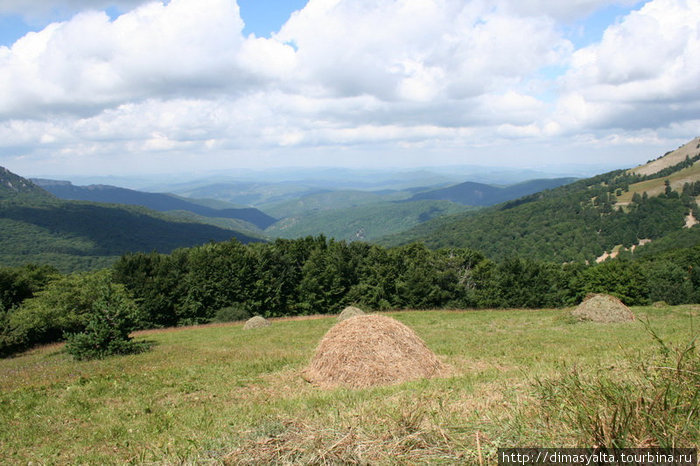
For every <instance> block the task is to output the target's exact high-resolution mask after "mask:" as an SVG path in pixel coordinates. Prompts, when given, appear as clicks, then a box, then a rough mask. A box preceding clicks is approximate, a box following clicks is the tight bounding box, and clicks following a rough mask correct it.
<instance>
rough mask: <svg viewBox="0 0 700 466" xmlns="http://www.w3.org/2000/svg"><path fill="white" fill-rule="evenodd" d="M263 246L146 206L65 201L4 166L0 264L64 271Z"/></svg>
mask: <svg viewBox="0 0 700 466" xmlns="http://www.w3.org/2000/svg"><path fill="white" fill-rule="evenodd" d="M231 238H236V239H238V240H239V241H241V242H244V243H248V242H251V241H260V239H259V238H256V237H254V236H250V235H247V234H244V233H240V232H237V231H233V230H230V229H225V228H220V227H216V226H212V225H206V224H203V223H201V222H192V221H184V220H181V219H178V218H176V217H173V216H169V215H167V214H164V213H161V212H156V211H153V210H150V209H147V208H145V207H141V206H128V205H122V204H104V203H94V202H85V201H67V200H61V199H58V198H57V197H55V196H54V195H52V194H51V193H49V192H48V191H46V190H44V189H43V188H41V187H40V186H38V185H37V184H35V183H33V182H32V181H30V180H27V179H25V178H22V177H20V176H18V175H16V174H14V173H12V172H10V171H9V170H7V169H5V168H1V167H0V264H2V265H21V264H25V263H30V262H34V263H47V264H51V265H54V266H56V267H58V268H59V269H61V270H63V271H72V270H85V269H94V268H100V267H105V266H108V265H109V264H110V263H111V262H112V261H114V260H115V259H116V258H118V257H119V256H121V255H122V254H125V253H127V252H131V251H133V252H136V251H158V252H163V253H167V252H171V251H173V250H174V249H177V248H182V247H188V246H194V245H198V244H203V243H206V242H209V241H226V240H229V239H231Z"/></svg>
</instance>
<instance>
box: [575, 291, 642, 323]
mask: <svg viewBox="0 0 700 466" xmlns="http://www.w3.org/2000/svg"><path fill="white" fill-rule="evenodd" d="M571 315H572V316H574V317H575V318H577V319H578V320H590V321H592V322H603V323H611V322H628V321H633V320H635V317H634V314H633V313H632V311H631V310H630V308H628V307H627V306H625V305H624V304H623V303H622V301H620V300H619V299H617V298H616V297H614V296H610V295H606V294H591V295H588V296H586V298H585V299H584V300H583V302H582V303H581V304H579V306H578V307H577V308H576V309H574V310H573V311H572V312H571Z"/></svg>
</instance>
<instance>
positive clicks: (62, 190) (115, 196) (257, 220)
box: [33, 179, 277, 230]
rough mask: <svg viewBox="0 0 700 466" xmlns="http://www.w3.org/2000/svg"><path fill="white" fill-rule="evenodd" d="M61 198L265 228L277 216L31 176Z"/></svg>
mask: <svg viewBox="0 0 700 466" xmlns="http://www.w3.org/2000/svg"><path fill="white" fill-rule="evenodd" d="M33 181H34V182H35V183H36V184H38V185H39V186H41V187H43V188H44V189H46V190H47V191H49V192H50V193H52V194H54V195H55V196H56V197H58V198H60V199H66V200H75V201H91V202H106V203H113V204H128V205H140V206H143V207H147V208H149V209H153V210H157V211H159V212H168V211H173V210H183V211H187V212H192V213H195V214H197V215H201V216H203V217H210V218H229V219H238V220H243V221H245V222H248V223H251V224H253V225H255V226H256V227H257V228H259V229H260V230H264V229H265V228H267V227H269V226H270V225H272V224H273V223H275V222H276V221H277V219H275V218H273V217H270V216H269V215H267V214H265V213H264V212H261V211H260V210H258V209H254V208H251V207H242V208H236V207H233V206H232V207H228V208H222V209H214V208H211V207H208V206H205V205H201V204H200V203H197V202H196V201H193V200H189V199H183V198H181V197H178V196H174V195H172V194H165V193H147V192H142V191H136V190H133V189H126V188H120V187H117V186H108V185H90V186H75V185H73V184H72V183H70V182H68V181H56V180H43V179H35V180H33Z"/></svg>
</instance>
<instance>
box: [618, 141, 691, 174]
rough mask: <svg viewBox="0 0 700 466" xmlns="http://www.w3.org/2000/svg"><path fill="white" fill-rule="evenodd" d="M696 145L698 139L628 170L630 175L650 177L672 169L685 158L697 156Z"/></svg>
mask: <svg viewBox="0 0 700 466" xmlns="http://www.w3.org/2000/svg"><path fill="white" fill-rule="evenodd" d="M698 144H700V138H695V139H693V140H692V141H690V142H689V143H687V144H684V145H683V146H681V147H679V148H678V149H676V150H674V151H673V152H671V153H670V154H668V155H666V156H665V157H662V158H660V159H658V160H654V161H653V162H650V163H647V164H645V165H641V166H639V167H636V168H633V169H632V170H630V171H631V172H632V173H637V174H639V175H652V174H654V173H657V172H659V171H661V170H663V169H664V168H667V167H672V166H673V165H676V164H679V163H681V162H682V161H684V160H685V158H686V157H694V156H695V155H697V154H698Z"/></svg>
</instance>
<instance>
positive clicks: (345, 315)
mask: <svg viewBox="0 0 700 466" xmlns="http://www.w3.org/2000/svg"><path fill="white" fill-rule="evenodd" d="M362 315H365V312H364V311H363V310H362V309H360V308H359V307H355V306H348V307H346V308H345V309H343V312H341V313H340V315H339V316H338V322H342V321H344V320H347V319H349V318H350V317H355V316H362Z"/></svg>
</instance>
